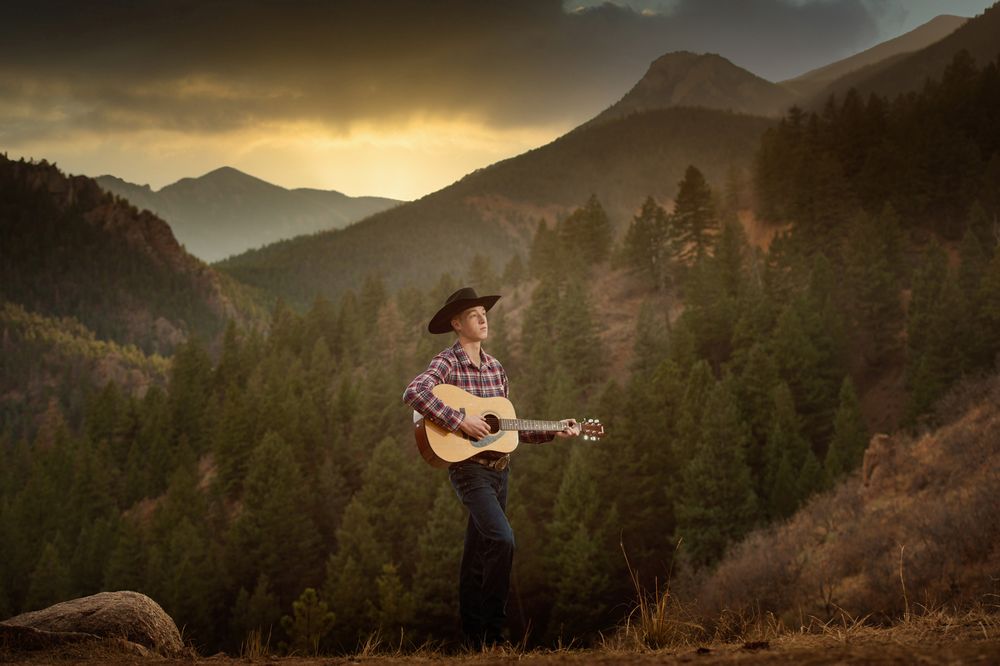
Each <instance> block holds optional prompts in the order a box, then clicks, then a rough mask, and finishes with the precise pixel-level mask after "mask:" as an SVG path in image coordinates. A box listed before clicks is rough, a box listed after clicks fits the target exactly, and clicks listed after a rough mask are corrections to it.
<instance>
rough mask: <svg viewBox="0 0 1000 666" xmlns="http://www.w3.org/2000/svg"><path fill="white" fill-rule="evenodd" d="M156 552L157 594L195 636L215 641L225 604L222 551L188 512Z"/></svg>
mask: <svg viewBox="0 0 1000 666" xmlns="http://www.w3.org/2000/svg"><path fill="white" fill-rule="evenodd" d="M153 553H154V554H153V555H152V556H151V558H150V564H152V565H154V566H155V579H154V581H152V583H153V585H154V587H153V589H154V594H155V598H156V599H158V600H159V602H160V603H161V605H162V606H163V609H164V610H165V611H166V612H167V614H169V615H170V616H171V617H172V618H174V619H175V620H176V622H177V624H178V625H179V626H184V627H185V628H186V629H185V631H186V632H187V633H188V634H189V635H190V636H191V637H192V638H194V639H196V640H197V641H198V642H202V643H208V644H212V643H214V642H215V640H216V633H215V619H216V617H217V616H218V613H219V611H220V610H221V605H222V598H221V595H222V588H221V586H220V585H219V584H218V581H219V575H220V573H221V571H220V568H219V566H218V563H219V557H218V555H219V553H218V552H217V551H216V548H215V547H214V544H212V543H210V542H209V539H208V538H207V535H206V534H205V533H204V531H203V530H201V529H199V528H198V527H196V526H195V525H194V524H193V523H192V521H191V520H189V519H188V518H187V517H186V516H185V517H183V518H181V519H180V521H179V522H177V523H175V524H173V526H172V529H171V531H170V536H169V537H168V539H167V540H166V542H165V543H162V544H158V547H157V548H154V550H153ZM150 573H153V572H150Z"/></svg>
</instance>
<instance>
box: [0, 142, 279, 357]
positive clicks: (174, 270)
mask: <svg viewBox="0 0 1000 666" xmlns="http://www.w3.org/2000/svg"><path fill="white" fill-rule="evenodd" d="M0 192H2V193H3V197H2V199H0V299H3V300H6V301H11V302H13V303H18V304H19V305H22V306H24V307H25V308H26V309H27V310H29V311H32V312H37V313H39V314H43V315H47V316H54V317H63V316H71V317H74V318H75V319H77V320H78V321H79V322H81V323H82V324H84V325H85V326H86V327H88V328H89V329H90V330H92V331H94V333H95V335H96V336H97V337H98V338H99V339H102V340H113V341H115V342H118V343H120V344H134V345H136V346H138V347H139V348H141V349H143V350H144V351H146V352H148V353H153V352H159V353H162V354H168V353H170V352H171V351H172V350H173V349H174V347H175V346H176V345H177V344H179V343H180V342H182V341H183V340H184V339H186V338H187V337H188V336H189V335H191V334H198V335H201V336H203V337H204V338H205V339H206V340H213V339H214V338H216V337H218V336H219V335H221V333H222V331H223V329H224V328H225V323H226V320H227V319H235V320H237V321H239V322H240V323H241V324H242V325H256V324H257V323H259V322H260V320H261V319H262V318H263V317H262V312H263V309H262V308H263V306H264V304H266V303H267V299H266V298H265V297H263V296H262V295H260V294H257V293H256V291H255V290H253V289H250V288H247V287H246V286H245V285H241V284H239V283H237V282H236V281H234V280H232V278H230V277H229V276H227V275H225V274H221V273H219V272H217V271H215V270H213V269H212V268H210V267H209V266H207V265H206V264H204V263H203V262H201V261H199V260H198V259H195V258H194V257H192V256H191V255H189V254H187V253H186V252H185V251H184V250H183V248H181V246H180V245H179V244H178V243H177V240H176V239H175V238H174V236H173V234H172V233H171V230H170V227H169V226H168V225H167V224H166V223H165V222H163V220H161V219H159V218H157V217H156V216H155V215H153V214H152V213H150V212H149V211H142V212H140V211H139V210H138V209H136V208H135V206H132V205H131V204H129V203H128V202H127V201H125V200H123V199H119V198H117V197H115V196H113V195H111V194H108V193H107V192H105V191H104V190H102V189H101V188H100V187H98V185H97V184H96V183H95V182H94V181H93V180H92V179H90V178H86V177H84V176H73V177H68V176H66V175H64V174H63V173H62V172H61V171H59V169H58V168H57V167H56V165H54V164H49V163H48V162H46V161H45V160H42V161H40V162H28V161H25V160H23V159H22V160H19V161H16V162H15V161H13V160H9V159H7V157H6V156H0Z"/></svg>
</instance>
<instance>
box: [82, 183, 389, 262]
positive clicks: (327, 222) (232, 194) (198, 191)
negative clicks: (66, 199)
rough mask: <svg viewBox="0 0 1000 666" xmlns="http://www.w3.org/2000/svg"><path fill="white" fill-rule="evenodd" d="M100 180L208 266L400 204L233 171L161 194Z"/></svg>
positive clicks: (171, 187)
mask: <svg viewBox="0 0 1000 666" xmlns="http://www.w3.org/2000/svg"><path fill="white" fill-rule="evenodd" d="M95 180H97V182H98V183H99V184H100V185H101V187H103V188H104V189H106V190H108V191H109V192H113V193H114V194H117V195H118V196H121V197H125V198H126V199H128V200H129V201H130V202H132V203H133V204H135V205H136V207H138V208H139V209H140V210H141V209H143V208H145V209H148V210H150V211H151V212H153V213H155V214H156V215H158V216H159V217H161V218H163V219H164V220H166V221H167V222H169V223H170V227H171V228H172V229H173V231H174V234H175V235H176V236H177V239H178V240H179V241H180V242H181V243H183V244H184V246H185V248H186V249H187V250H188V251H189V252H191V253H192V254H193V255H195V256H196V257H199V258H201V259H203V260H205V261H216V260H219V259H222V258H224V257H227V256H229V255H232V254H237V253H239V252H243V251H244V250H248V249H250V248H254V247H258V246H261V245H266V244H268V243H273V242H275V241H279V240H281V239H284V238H291V237H293V236H298V235H301V234H309V233H313V232H316V231H321V230H325V229H340V228H342V227H346V226H347V225H348V224H351V223H352V222H355V221H357V220H360V219H362V218H364V217H367V216H369V215H372V214H373V213H377V212H379V211H382V210H385V209H387V208H391V207H392V206H395V205H396V204H398V203H399V202H398V201H396V200H394V199H385V198H381V197H349V196H347V195H345V194H341V193H340V192H336V191H333V190H318V189H310V188H298V189H294V190H289V189H285V188H283V187H279V186H277V185H274V184H272V183H268V182H267V181H264V180H261V179H260V178H255V177H254V176H251V175H248V174H246V173H243V172H242V171H239V170H237V169H234V168H232V167H221V168H219V169H216V170H214V171H210V172H208V173H206V174H205V175H203V176H200V177H198V178H182V179H181V180H179V181H177V182H176V183H172V184H170V185H167V186H166V187H163V188H161V189H160V190H158V191H153V190H152V189H151V188H150V187H149V185H136V184H134V183H129V182H127V181H125V180H122V179H121V178H117V177H115V176H110V175H105V176H99V177H98V178H96V179H95Z"/></svg>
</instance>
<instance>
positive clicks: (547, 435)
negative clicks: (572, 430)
mask: <svg viewBox="0 0 1000 666" xmlns="http://www.w3.org/2000/svg"><path fill="white" fill-rule="evenodd" d="M500 381H502V382H503V395H504V397H505V398H509V397H510V384H509V383H508V382H507V372H506V371H505V370H504V369H503V366H501V367H500ZM555 438H556V434H555V433H554V432H543V431H541V430H521V431H520V432H519V433H518V439H519V440H520V441H522V442H525V443H527V444H542V443H544V442H551V441H552V440H553V439H555Z"/></svg>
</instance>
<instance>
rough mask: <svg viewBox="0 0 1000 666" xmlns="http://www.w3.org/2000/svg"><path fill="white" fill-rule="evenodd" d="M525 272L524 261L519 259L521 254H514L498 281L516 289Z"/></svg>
mask: <svg viewBox="0 0 1000 666" xmlns="http://www.w3.org/2000/svg"><path fill="white" fill-rule="evenodd" d="M525 272H526V269H525V267H524V260H523V259H522V258H521V253H520V252H515V253H514V254H513V255H511V258H510V260H508V261H507V264H506V265H505V266H504V268H503V275H502V276H501V278H500V280H501V282H503V284H505V285H507V286H510V287H517V286H518V285H520V284H521V282H522V281H523V280H524V278H525Z"/></svg>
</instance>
